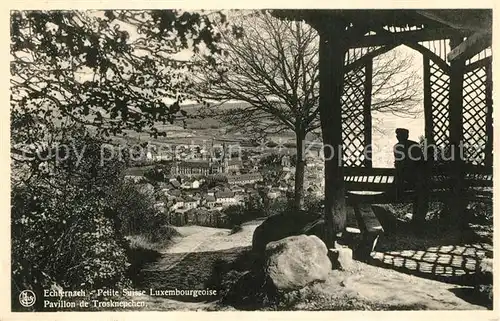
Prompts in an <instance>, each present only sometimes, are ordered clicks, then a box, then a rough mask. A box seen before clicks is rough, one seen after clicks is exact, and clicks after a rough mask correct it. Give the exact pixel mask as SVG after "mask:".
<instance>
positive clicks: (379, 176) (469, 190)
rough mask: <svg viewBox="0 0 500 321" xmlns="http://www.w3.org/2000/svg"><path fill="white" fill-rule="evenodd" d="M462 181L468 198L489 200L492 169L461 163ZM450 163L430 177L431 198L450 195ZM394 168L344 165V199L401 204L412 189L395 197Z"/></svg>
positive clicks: (408, 200)
mask: <svg viewBox="0 0 500 321" xmlns="http://www.w3.org/2000/svg"><path fill="white" fill-rule="evenodd" d="M464 172H465V176H464V181H465V186H466V193H465V195H464V197H466V198H467V200H469V201H482V202H492V187H493V170H492V168H489V167H485V166H475V165H466V166H464ZM449 173H450V168H449V166H439V167H436V168H434V169H433V174H432V175H431V178H430V182H429V185H430V187H429V188H430V200H431V201H433V200H443V199H445V198H449V197H451V194H450V190H451V186H452V181H451V179H450V175H449ZM394 175H395V169H394V168H366V167H346V168H344V181H345V188H346V191H347V201H348V203H350V204H356V203H366V204H368V203H370V204H386V203H396V202H398V203H404V202H412V201H413V195H414V193H413V191H412V190H406V191H405V192H404V193H403V194H402V195H399V197H398V199H397V200H396V195H395V193H394V187H395V186H394Z"/></svg>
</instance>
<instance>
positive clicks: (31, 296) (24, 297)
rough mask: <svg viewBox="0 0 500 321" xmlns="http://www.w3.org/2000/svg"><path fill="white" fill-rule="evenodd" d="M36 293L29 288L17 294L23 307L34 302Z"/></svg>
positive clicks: (29, 305)
mask: <svg viewBox="0 0 500 321" xmlns="http://www.w3.org/2000/svg"><path fill="white" fill-rule="evenodd" d="M35 301H36V295H35V293H34V292H33V291H31V290H24V291H22V292H21V293H20V294H19V303H21V305H22V306H23V307H25V308H29V307H31V306H33V304H35Z"/></svg>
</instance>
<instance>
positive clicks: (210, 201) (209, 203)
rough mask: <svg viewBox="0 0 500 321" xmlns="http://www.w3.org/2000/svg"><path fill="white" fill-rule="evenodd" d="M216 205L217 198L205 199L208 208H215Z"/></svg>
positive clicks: (211, 196)
mask: <svg viewBox="0 0 500 321" xmlns="http://www.w3.org/2000/svg"><path fill="white" fill-rule="evenodd" d="M215 204H216V199H215V196H213V195H207V196H206V197H205V206H206V207H208V208H212V207H214V206H215Z"/></svg>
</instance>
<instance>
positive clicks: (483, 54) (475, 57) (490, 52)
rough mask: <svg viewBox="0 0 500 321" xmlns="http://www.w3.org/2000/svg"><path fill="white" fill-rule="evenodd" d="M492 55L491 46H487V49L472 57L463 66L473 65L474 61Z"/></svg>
mask: <svg viewBox="0 0 500 321" xmlns="http://www.w3.org/2000/svg"><path fill="white" fill-rule="evenodd" d="M492 54H493V51H492V49H491V46H489V47H488V48H486V49H484V50H481V51H480V52H478V53H477V54H476V55H474V56H472V57H471V58H470V59H467V61H466V62H465V64H466V65H469V64H471V63H474V62H476V61H479V60H482V59H485V58H488V57H491V56H492Z"/></svg>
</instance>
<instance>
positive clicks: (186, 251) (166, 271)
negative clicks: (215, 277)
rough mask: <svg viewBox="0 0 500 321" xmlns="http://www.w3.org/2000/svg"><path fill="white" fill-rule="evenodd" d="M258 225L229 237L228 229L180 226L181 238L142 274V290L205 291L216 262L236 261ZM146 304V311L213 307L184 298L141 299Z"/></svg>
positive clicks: (149, 297) (188, 297) (250, 240)
mask: <svg viewBox="0 0 500 321" xmlns="http://www.w3.org/2000/svg"><path fill="white" fill-rule="evenodd" d="M260 223H261V221H251V222H247V223H245V224H244V225H243V226H242V228H243V229H242V230H241V231H240V232H238V233H235V234H230V230H228V229H218V228H210V227H202V226H182V227H177V228H176V229H177V230H178V232H179V233H180V234H181V235H182V237H178V238H176V239H174V243H173V244H171V245H170V246H168V247H166V248H164V249H162V250H160V251H159V252H160V253H161V254H162V256H161V258H160V259H159V260H158V261H157V262H155V263H153V264H150V265H148V266H146V267H145V268H144V269H143V270H142V271H141V273H142V274H143V277H144V282H143V288H144V289H146V290H147V291H149V289H153V290H165V289H178V290H194V289H207V286H206V283H207V281H208V280H210V278H211V275H212V273H213V267H214V265H215V264H216V261H217V260H218V259H222V258H224V259H228V258H230V257H231V256H234V257H237V256H238V255H239V254H240V253H241V252H242V251H243V250H244V249H246V248H248V246H249V245H251V244H252V235H253V231H254V230H255V228H256V227H257V226H258V225H259V224H260ZM140 299H141V300H145V301H147V304H148V306H147V309H148V310H159V311H162V310H190V311H192V310H210V309H213V307H214V303H213V302H207V300H206V298H199V297H198V298H194V297H192V296H186V297H175V298H169V297H151V296H147V297H141V298H140Z"/></svg>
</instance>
